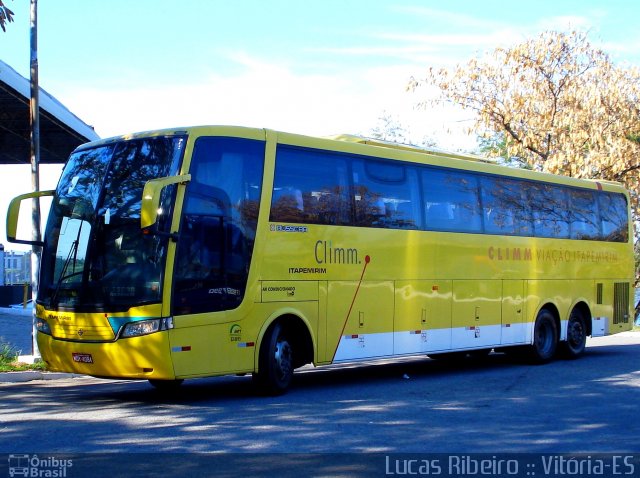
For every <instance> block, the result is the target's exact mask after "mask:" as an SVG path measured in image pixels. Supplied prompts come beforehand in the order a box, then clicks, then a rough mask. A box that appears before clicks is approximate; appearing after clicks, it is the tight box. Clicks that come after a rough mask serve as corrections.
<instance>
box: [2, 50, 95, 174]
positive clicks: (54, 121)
mask: <svg viewBox="0 0 640 478" xmlns="http://www.w3.org/2000/svg"><path fill="white" fill-rule="evenodd" d="M30 97H31V87H30V84H29V80H27V79H26V78H24V77H23V76H21V75H20V74H19V73H17V72H16V71H15V70H14V69H13V68H11V67H10V66H9V65H7V64H6V63H4V62H3V61H0V164H29V163H30V148H31V146H30V145H31V143H30V141H31V140H30V132H31V127H30V125H29V98H30ZM39 100H40V163H41V164H54V163H64V162H65V161H66V160H67V157H68V156H69V153H71V151H73V150H74V149H75V148H76V147H77V146H79V145H80V144H82V143H86V142H87V141H93V140H96V139H100V137H99V136H98V135H97V134H96V132H95V131H94V130H93V128H92V127H91V126H89V125H87V124H86V123H84V122H83V121H82V120H80V119H79V118H78V117H77V116H75V115H74V114H73V113H71V111H69V110H68V109H67V108H65V107H64V106H63V105H62V103H60V102H59V101H58V100H56V99H55V98H54V97H53V96H51V95H50V94H49V93H47V92H46V91H44V90H43V89H42V88H40V98H39Z"/></svg>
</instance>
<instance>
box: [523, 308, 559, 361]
mask: <svg viewBox="0 0 640 478" xmlns="http://www.w3.org/2000/svg"><path fill="white" fill-rule="evenodd" d="M557 348H558V327H557V325H556V319H555V317H554V316H553V314H552V313H551V312H549V311H548V310H547V309H542V310H541V311H540V312H539V313H538V317H536V323H535V325H534V328H533V344H531V345H530V346H529V358H530V359H531V361H532V362H533V363H536V364H543V363H547V362H549V361H551V359H553V357H554V356H555V354H556V350H557Z"/></svg>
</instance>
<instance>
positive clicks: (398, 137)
mask: <svg viewBox="0 0 640 478" xmlns="http://www.w3.org/2000/svg"><path fill="white" fill-rule="evenodd" d="M368 134H369V135H370V136H371V137H372V138H374V139H379V140H382V141H391V142H392V143H400V144H413V143H414V142H413V141H412V140H411V133H410V131H409V129H408V128H407V127H405V126H404V125H403V124H402V122H401V121H400V120H399V119H398V118H397V117H395V116H393V115H392V114H391V113H389V112H388V111H386V110H385V111H383V112H382V114H381V115H380V116H379V117H378V122H377V123H376V125H375V126H374V127H373V128H372V129H371V130H369V133H368ZM416 146H420V147H423V148H432V147H435V146H436V142H435V141H433V139H431V138H430V137H428V136H425V137H424V138H422V140H421V141H419V144H417V145H416Z"/></svg>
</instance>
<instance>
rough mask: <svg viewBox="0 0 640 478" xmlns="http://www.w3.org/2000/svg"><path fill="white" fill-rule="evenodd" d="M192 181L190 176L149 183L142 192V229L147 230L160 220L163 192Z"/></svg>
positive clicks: (154, 180) (169, 177)
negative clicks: (159, 211) (171, 186)
mask: <svg viewBox="0 0 640 478" xmlns="http://www.w3.org/2000/svg"><path fill="white" fill-rule="evenodd" d="M189 181H191V175H190V174H183V175H181V176H167V177H165V178H157V179H152V180H151V181H147V182H146V184H145V185H144V190H143V191H142V207H141V210H140V227H141V228H142V229H146V228H148V227H151V226H153V225H154V224H155V223H156V221H157V220H158V207H159V206H160V195H161V194H162V190H163V189H164V188H166V187H167V186H170V185H172V184H186V183H188V182H189Z"/></svg>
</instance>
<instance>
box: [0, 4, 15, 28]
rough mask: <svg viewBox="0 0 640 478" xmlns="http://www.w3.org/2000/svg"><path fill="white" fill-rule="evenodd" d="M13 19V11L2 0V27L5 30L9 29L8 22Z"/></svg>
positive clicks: (0, 23)
mask: <svg viewBox="0 0 640 478" xmlns="http://www.w3.org/2000/svg"><path fill="white" fill-rule="evenodd" d="M12 21H13V12H12V11H11V10H9V7H7V6H6V5H5V4H4V3H3V2H2V0H0V28H2V31H3V32H6V31H7V27H6V24H7V23H11V22H12Z"/></svg>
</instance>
